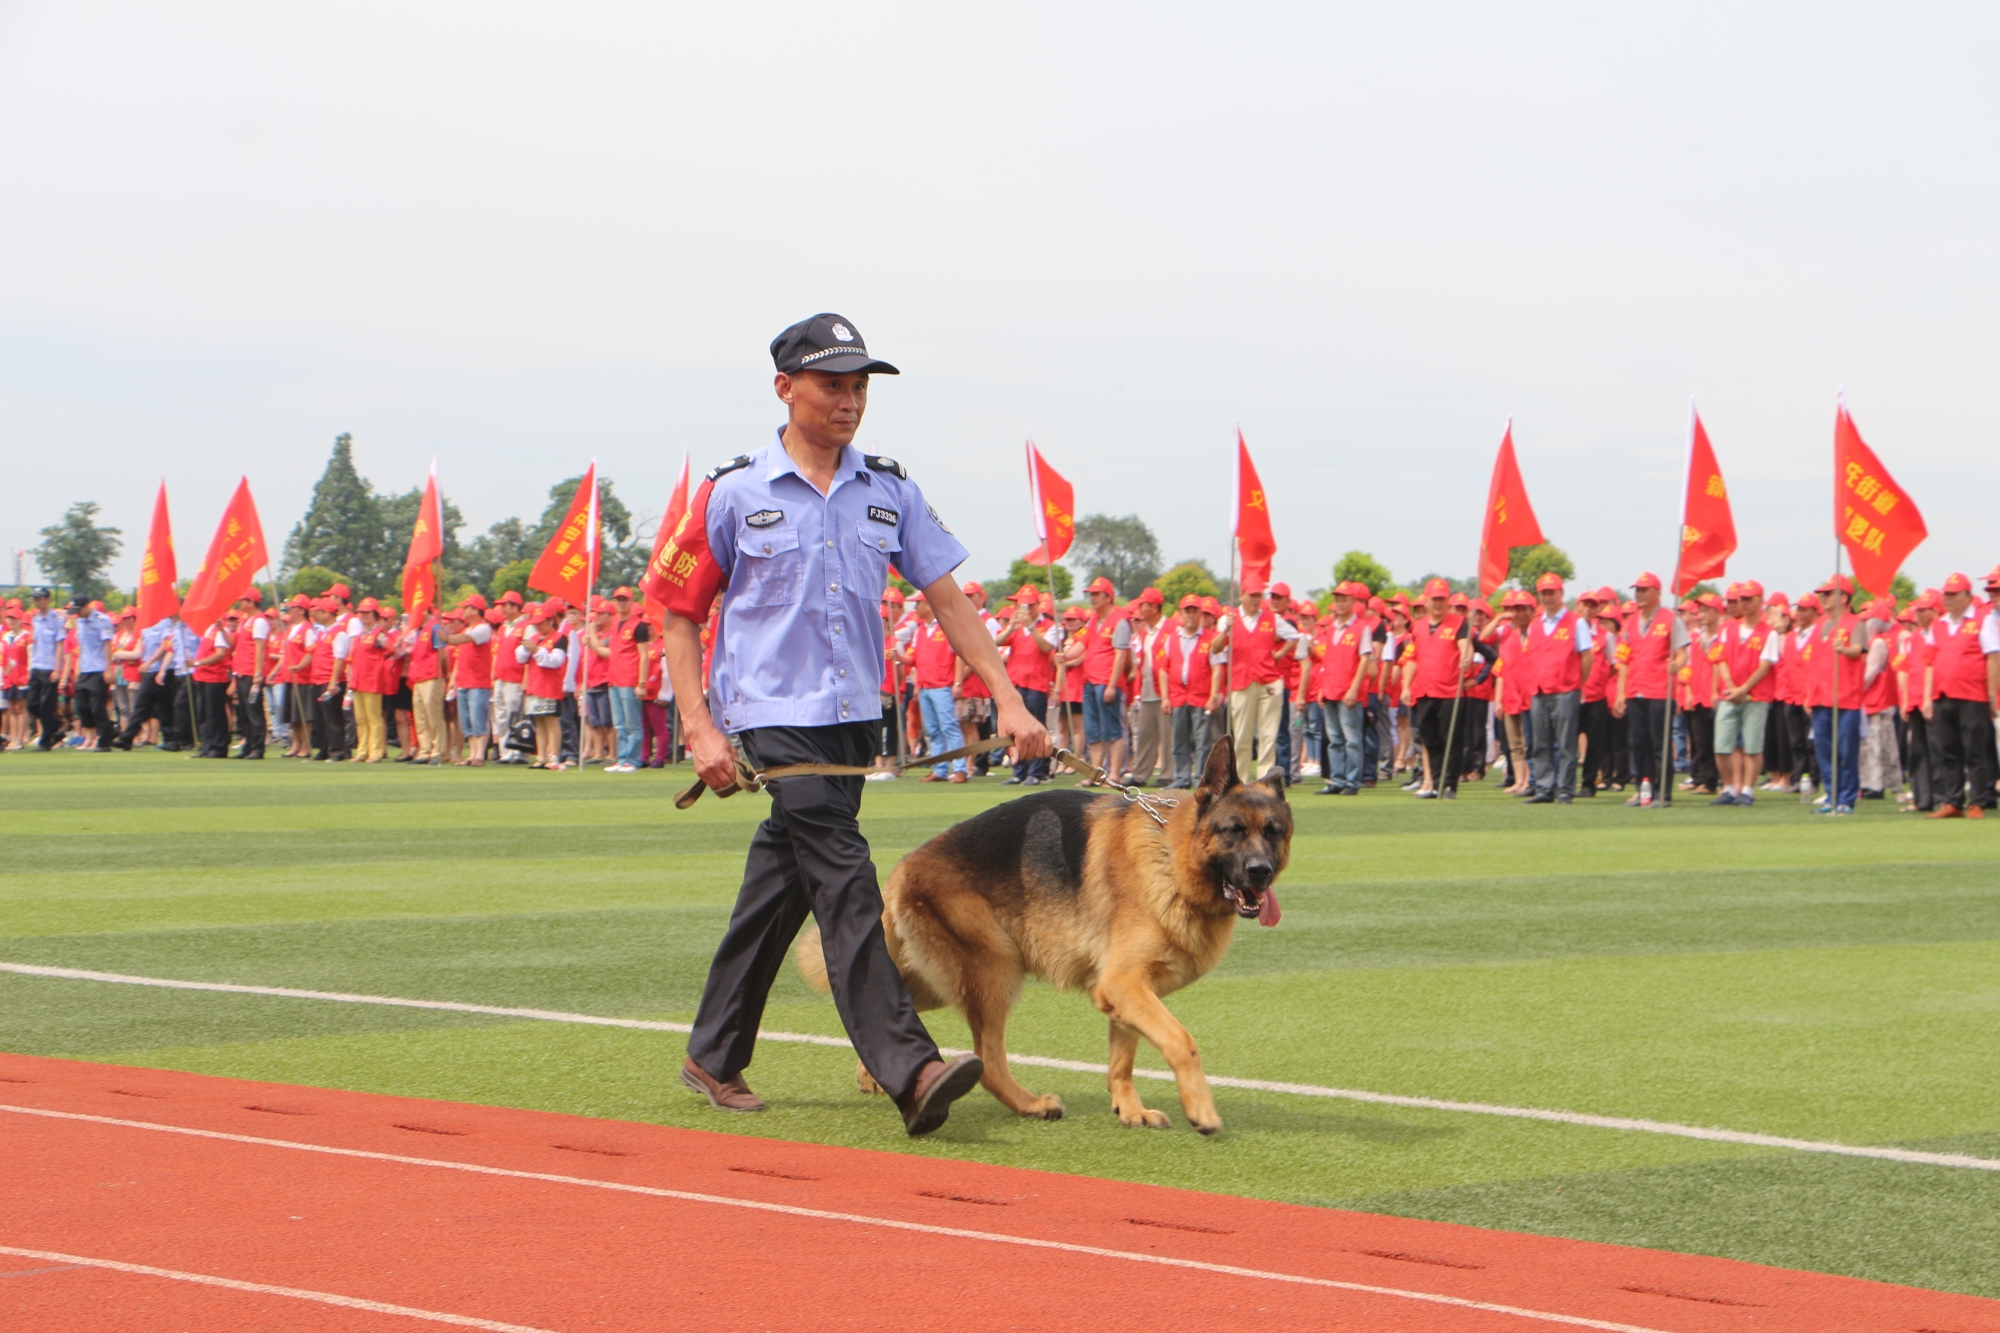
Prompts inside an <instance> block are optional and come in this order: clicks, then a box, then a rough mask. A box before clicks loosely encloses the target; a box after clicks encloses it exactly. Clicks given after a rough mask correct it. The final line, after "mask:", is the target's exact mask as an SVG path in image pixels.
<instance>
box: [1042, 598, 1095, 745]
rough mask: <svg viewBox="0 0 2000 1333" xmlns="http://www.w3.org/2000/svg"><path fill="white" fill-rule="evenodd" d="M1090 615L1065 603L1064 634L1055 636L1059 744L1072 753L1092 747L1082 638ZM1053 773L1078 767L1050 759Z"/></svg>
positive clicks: (1061, 626) (1059, 629)
mask: <svg viewBox="0 0 2000 1333" xmlns="http://www.w3.org/2000/svg"><path fill="white" fill-rule="evenodd" d="M1088 616H1090V612H1088V610H1084V608H1082V606H1064V608H1062V624H1060V626H1058V632H1060V634H1062V638H1058V640H1054V642H1056V695H1058V697H1060V699H1058V703H1056V721H1058V723H1060V735H1058V737H1056V745H1060V747H1062V749H1066V751H1070V753H1072V755H1074V753H1076V751H1086V753H1088V749H1090V747H1088V745H1084V667H1082V642H1084V638H1082V634H1084V620H1086V618H1088ZM1072 652H1074V654H1076V662H1070V654H1072ZM1050 773H1052V775H1054V773H1076V769H1072V767H1070V765H1066V763H1056V761H1050Z"/></svg>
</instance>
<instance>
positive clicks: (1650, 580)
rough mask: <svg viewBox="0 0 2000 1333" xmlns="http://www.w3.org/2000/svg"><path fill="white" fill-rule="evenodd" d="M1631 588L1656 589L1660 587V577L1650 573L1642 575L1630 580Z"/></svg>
mask: <svg viewBox="0 0 2000 1333" xmlns="http://www.w3.org/2000/svg"><path fill="white" fill-rule="evenodd" d="M1632 586H1633V587H1634V588H1657V587H1659V586H1660V576H1659V575H1658V574H1654V573H1652V572H1650V571H1648V572H1645V573H1642V574H1640V575H1639V577H1638V578H1636V579H1633V580H1632Z"/></svg>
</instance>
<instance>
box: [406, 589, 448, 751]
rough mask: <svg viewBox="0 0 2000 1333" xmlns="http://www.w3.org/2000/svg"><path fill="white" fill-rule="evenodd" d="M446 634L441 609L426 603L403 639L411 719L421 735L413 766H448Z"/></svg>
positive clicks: (418, 735) (419, 735)
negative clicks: (446, 757) (445, 701)
mask: <svg viewBox="0 0 2000 1333" xmlns="http://www.w3.org/2000/svg"><path fill="white" fill-rule="evenodd" d="M445 631H446V627H445V626H444V624H443V623H441V622H440V621H439V619H438V613H437V608H436V607H435V606H431V605H430V604H428V603H426V604H425V605H424V607H423V609H422V610H421V611H420V612H419V615H418V619H417V622H416V623H415V624H413V625H412V626H411V627H410V629H409V632H408V633H407V634H406V635H405V636H404V639H403V648H404V650H405V651H404V655H403V661H404V671H405V673H406V674H407V676H408V678H409V682H410V719H411V721H412V722H414V723H415V727H414V730H415V731H416V733H417V748H416V750H415V751H414V752H413V753H411V755H410V756H409V759H410V762H411V763H413V764H425V765H428V766H431V767H436V766H437V765H440V764H442V763H444V756H445V721H444V691H445V680H444V665H445V664H444V652H445V646H446V644H445V640H446V637H447V636H446V632H445Z"/></svg>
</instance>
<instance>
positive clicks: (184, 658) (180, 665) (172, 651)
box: [160, 617, 201, 676]
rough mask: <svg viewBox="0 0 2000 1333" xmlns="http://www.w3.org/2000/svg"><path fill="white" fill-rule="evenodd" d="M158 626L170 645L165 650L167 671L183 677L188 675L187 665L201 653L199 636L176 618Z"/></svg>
mask: <svg viewBox="0 0 2000 1333" xmlns="http://www.w3.org/2000/svg"><path fill="white" fill-rule="evenodd" d="M160 624H161V626H162V627H163V631H162V632H163V633H165V634H166V635H167V642H168V644H169V645H171V646H170V647H169V648H168V649H167V670H169V671H171V672H173V673H174V674H175V675H180V676H185V675H186V674H187V673H188V663H190V662H192V661H194V659H195V656H196V655H197V654H198V653H199V652H200V651H201V635H199V634H196V633H195V632H194V631H193V630H191V629H189V628H188V624H187V622H186V621H185V620H181V619H179V618H178V617H176V618H175V619H173V620H163V621H161V622H160Z"/></svg>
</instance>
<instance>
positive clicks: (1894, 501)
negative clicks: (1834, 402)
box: [1833, 403, 1930, 597]
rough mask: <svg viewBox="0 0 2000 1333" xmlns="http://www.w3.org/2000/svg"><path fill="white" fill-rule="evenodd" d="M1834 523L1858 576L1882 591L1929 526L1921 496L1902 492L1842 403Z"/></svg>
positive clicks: (1836, 451)
mask: <svg viewBox="0 0 2000 1333" xmlns="http://www.w3.org/2000/svg"><path fill="white" fill-rule="evenodd" d="M1833 483H1834V484H1833V529H1834V532H1835V533H1836V534H1837V535H1838V536H1839V537H1840V543H1841V545H1843V546H1845V547H1846V548H1847V558H1848V559H1849V560H1852V561H1853V562H1854V581H1855V583H1857V584H1859V585H1860V586H1861V587H1863V588H1866V589H1867V590H1868V591H1869V592H1872V593H1874V594H1875V595H1876V596H1877V597H1887V596H1888V595H1889V585H1890V584H1891V583H1893V582H1894V581H1895V578H1896V571H1897V570H1899V569H1901V568H1902V567H1903V561H1904V560H1906V559H1908V558H1909V554H1910V552H1912V551H1914V550H1916V549H1917V546H1918V545H1919V544H1920V543H1921V542H1922V541H1923V539H1924V538H1926V537H1928V536H1929V535H1930V531H1929V530H1928V529H1927V528H1925V527H1924V516H1923V515H1922V514H1920V513H1918V512H1917V506H1916V502H1915V501H1913V500H1911V499H1910V497H1909V496H1907V495H1905V494H1904V493H1903V488H1902V487H1900V486H1898V485H1897V484H1896V479H1895V478H1894V477H1892V476H1890V475H1889V470H1888V469H1887V468H1885V467H1883V466H1882V464H1881V461H1880V460H1879V459H1877V458H1876V457H1875V451H1874V450H1872V449H1870V448H1869V447H1868V446H1867V444H1865V443H1864V442H1863V441H1862V439H1861V432H1860V431H1859V430H1857V429H1855V425H1854V418H1853V417H1851V416H1849V415H1847V405H1846V404H1845V403H1842V404H1841V406H1840V411H1839V414H1838V415H1837V416H1835V417H1834V421H1833Z"/></svg>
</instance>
